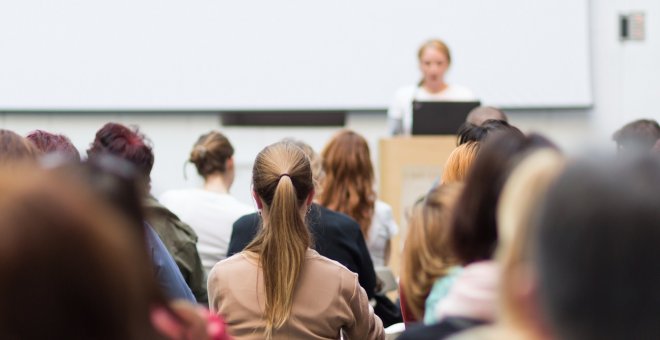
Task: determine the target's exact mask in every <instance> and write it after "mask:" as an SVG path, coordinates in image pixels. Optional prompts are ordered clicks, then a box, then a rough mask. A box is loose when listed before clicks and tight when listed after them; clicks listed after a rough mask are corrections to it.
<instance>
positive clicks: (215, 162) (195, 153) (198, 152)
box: [189, 131, 234, 178]
mask: <svg viewBox="0 0 660 340" xmlns="http://www.w3.org/2000/svg"><path fill="white" fill-rule="evenodd" d="M233 155H234V147H233V146H232V145H231V143H230V142H229V139H227V137H226V136H225V135H223V134H222V133H220V132H218V131H211V132H208V133H205V134H203V135H201V136H200V137H199V139H197V142H195V145H194V146H193V149H192V151H191V152H190V158H189V161H190V163H193V164H195V167H196V168H197V173H199V175H200V176H202V177H204V178H206V177H207V176H209V175H211V174H213V173H224V172H225V171H226V170H227V160H228V159H229V158H231V156H233Z"/></svg>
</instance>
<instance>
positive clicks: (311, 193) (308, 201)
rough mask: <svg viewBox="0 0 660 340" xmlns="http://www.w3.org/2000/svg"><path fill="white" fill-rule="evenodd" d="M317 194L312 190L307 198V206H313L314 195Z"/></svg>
mask: <svg viewBox="0 0 660 340" xmlns="http://www.w3.org/2000/svg"><path fill="white" fill-rule="evenodd" d="M315 194H316V193H315V192H314V189H312V191H310V192H309V195H308V196H307V199H306V200H305V204H306V205H307V206H308V207H309V206H310V205H312V202H313V201H314V195H315Z"/></svg>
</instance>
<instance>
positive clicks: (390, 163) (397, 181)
mask: <svg viewBox="0 0 660 340" xmlns="http://www.w3.org/2000/svg"><path fill="white" fill-rule="evenodd" d="M454 148H456V136H454V135H445V136H412V137H410V136H402V137H392V138H386V139H381V140H380V142H379V149H378V150H379V169H380V172H379V176H380V180H379V183H380V184H379V190H378V197H379V198H380V199H381V200H382V201H385V202H386V203H388V204H390V205H391V206H392V213H393V214H394V218H395V219H396V221H397V223H398V224H399V234H398V235H397V236H396V237H395V238H394V239H392V244H391V255H390V264H389V266H390V267H391V268H392V271H393V272H394V273H395V275H396V276H398V275H399V263H400V262H401V247H402V246H403V242H402V241H403V240H404V239H405V235H406V231H407V221H406V217H407V216H406V213H407V211H410V208H412V206H413V204H414V203H415V201H416V200H417V199H418V198H420V197H422V196H423V195H425V194H426V193H428V191H429V190H430V189H431V187H432V186H433V184H434V183H435V182H436V181H438V180H439V179H440V175H441V174H442V168H443V166H444V164H445V162H446V161H447V158H448V157H449V154H450V153H451V152H452V151H453V150H454Z"/></svg>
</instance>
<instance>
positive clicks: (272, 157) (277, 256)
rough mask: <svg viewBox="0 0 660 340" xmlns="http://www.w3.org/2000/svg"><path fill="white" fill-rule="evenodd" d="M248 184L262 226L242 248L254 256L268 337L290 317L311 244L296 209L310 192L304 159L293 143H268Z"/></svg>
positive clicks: (310, 180)
mask: <svg viewBox="0 0 660 340" xmlns="http://www.w3.org/2000/svg"><path fill="white" fill-rule="evenodd" d="M278 158H279V159H278ZM282 158H283V159H282ZM253 185H254V190H255V192H256V193H257V195H259V198H260V199H261V200H262V202H263V207H264V210H263V214H262V217H263V228H262V229H261V232H260V233H259V235H257V237H256V238H255V239H254V241H252V243H250V244H249V245H248V246H247V248H246V250H247V251H251V252H254V253H256V254H258V255H259V264H260V268H261V271H262V273H263V281H264V282H263V283H264V285H263V286H264V292H265V296H266V301H265V308H264V319H265V321H266V329H265V337H266V338H267V339H271V338H272V336H273V331H275V330H277V329H279V328H280V327H282V326H283V325H284V324H285V323H286V322H287V321H288V319H289V317H290V315H291V309H292V307H293V292H294V289H295V286H296V283H297V282H298V277H299V276H300V271H301V270H302V267H303V263H304V261H305V252H306V251H307V248H308V247H310V245H311V236H310V234H309V230H308V228H307V225H306V224H305V220H304V214H302V213H301V209H302V208H303V205H304V204H305V201H306V199H307V197H308V196H309V194H310V193H311V192H312V191H313V181H312V175H311V168H310V166H309V160H308V159H307V157H306V156H305V154H304V153H302V150H300V148H298V147H297V146H295V145H292V144H288V143H278V144H274V145H272V146H270V147H267V148H266V149H264V151H262V152H261V153H260V154H259V156H257V160H256V161H255V165H254V171H253Z"/></svg>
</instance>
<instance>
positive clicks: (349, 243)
mask: <svg viewBox="0 0 660 340" xmlns="http://www.w3.org/2000/svg"><path fill="white" fill-rule="evenodd" d="M285 141H287V142H289V143H294V144H295V145H297V146H298V147H300V149H301V150H302V151H303V152H304V153H305V154H306V155H307V157H308V158H309V160H310V164H311V168H312V177H313V178H314V188H315V191H314V192H315V193H316V194H317V196H318V192H319V190H320V187H319V181H320V180H321V178H322V177H323V169H321V159H320V158H319V156H318V154H317V153H316V152H314V150H313V149H312V148H311V147H310V146H309V145H307V144H305V143H303V142H301V141H294V140H285ZM260 223H261V218H260V217H259V215H258V214H257V213H253V214H250V215H246V216H243V217H241V218H239V219H238V220H237V221H236V222H235V223H234V226H233V230H232V233H231V241H230V242H229V251H228V253H227V256H232V255H234V254H236V253H240V252H241V251H243V249H245V247H247V245H248V244H249V243H250V242H252V240H253V239H254V237H255V236H256V235H257V233H258V232H259V229H260V228H261V225H260ZM307 224H308V225H309V230H310V232H311V233H312V238H313V241H314V242H313V248H314V250H316V251H317V252H319V254H321V255H323V256H325V257H327V258H329V259H331V260H335V261H337V262H339V263H341V264H343V265H344V266H346V268H348V270H350V271H352V272H354V273H356V274H358V280H359V282H360V286H362V288H364V290H365V291H366V293H367V296H368V297H369V299H371V298H373V296H374V293H375V289H376V273H375V272H374V266H373V264H372V263H371V257H370V256H369V250H367V245H366V244H365V242H364V237H362V232H361V231H360V226H359V225H358V224H357V223H356V222H355V221H354V220H353V219H351V218H350V217H348V216H346V215H344V214H342V213H338V212H334V211H332V210H330V209H328V208H325V207H323V206H321V205H319V204H317V203H315V202H314V203H312V207H311V209H310V210H309V212H308V213H307Z"/></svg>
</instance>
